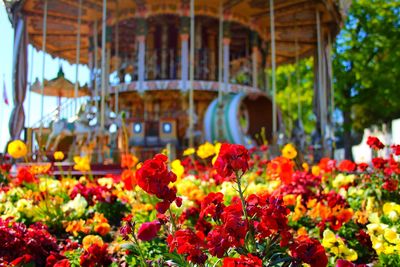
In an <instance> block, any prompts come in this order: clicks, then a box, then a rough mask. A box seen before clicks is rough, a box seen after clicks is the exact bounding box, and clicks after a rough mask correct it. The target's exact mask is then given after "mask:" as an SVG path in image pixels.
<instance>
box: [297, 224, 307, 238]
mask: <svg viewBox="0 0 400 267" xmlns="http://www.w3.org/2000/svg"><path fill="white" fill-rule="evenodd" d="M297 234H298V235H299V236H300V235H307V234H308V233H307V229H306V228H305V227H304V226H302V227H300V228H299V229H298V230H297Z"/></svg>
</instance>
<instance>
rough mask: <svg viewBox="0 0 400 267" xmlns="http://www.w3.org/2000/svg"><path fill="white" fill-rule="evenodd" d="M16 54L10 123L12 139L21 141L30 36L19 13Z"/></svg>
mask: <svg viewBox="0 0 400 267" xmlns="http://www.w3.org/2000/svg"><path fill="white" fill-rule="evenodd" d="M14 16H15V17H14V19H13V21H14V23H15V25H14V29H15V32H14V52H13V75H12V89H13V90H12V91H13V101H14V107H13V110H12V112H11V116H10V121H9V132H10V137H11V139H19V138H20V135H21V132H22V130H23V128H24V123H25V112H24V106H23V104H24V100H25V96H26V88H27V73H28V58H27V56H28V35H27V31H26V21H25V18H24V17H23V16H21V15H20V14H19V13H15V15H14Z"/></svg>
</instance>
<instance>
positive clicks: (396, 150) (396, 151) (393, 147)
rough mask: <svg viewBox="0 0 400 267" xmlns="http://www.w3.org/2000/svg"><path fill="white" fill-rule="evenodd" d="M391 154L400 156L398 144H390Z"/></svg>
mask: <svg viewBox="0 0 400 267" xmlns="http://www.w3.org/2000/svg"><path fill="white" fill-rule="evenodd" d="M391 148H392V151H393V154H395V155H396V156H400V145H392V146H391Z"/></svg>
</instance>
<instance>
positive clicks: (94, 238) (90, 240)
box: [82, 235, 104, 250]
mask: <svg viewBox="0 0 400 267" xmlns="http://www.w3.org/2000/svg"><path fill="white" fill-rule="evenodd" d="M93 244H97V245H98V246H99V247H102V246H103V244H104V242H103V239H101V237H100V236H98V235H87V236H85V237H84V238H83V240H82V246H83V248H84V249H85V250H87V249H88V248H90V246H91V245H93Z"/></svg>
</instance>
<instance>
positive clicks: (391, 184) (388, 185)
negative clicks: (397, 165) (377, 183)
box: [382, 178, 399, 192]
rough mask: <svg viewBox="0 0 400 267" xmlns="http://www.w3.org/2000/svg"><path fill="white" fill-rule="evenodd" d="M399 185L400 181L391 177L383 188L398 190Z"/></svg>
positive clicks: (390, 190)
mask: <svg viewBox="0 0 400 267" xmlns="http://www.w3.org/2000/svg"><path fill="white" fill-rule="evenodd" d="M398 186H399V181H397V180H394V179H390V178H389V179H387V180H386V181H385V183H384V184H383V186H382V188H383V189H385V190H387V191H389V192H394V191H396V190H397V187H398Z"/></svg>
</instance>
